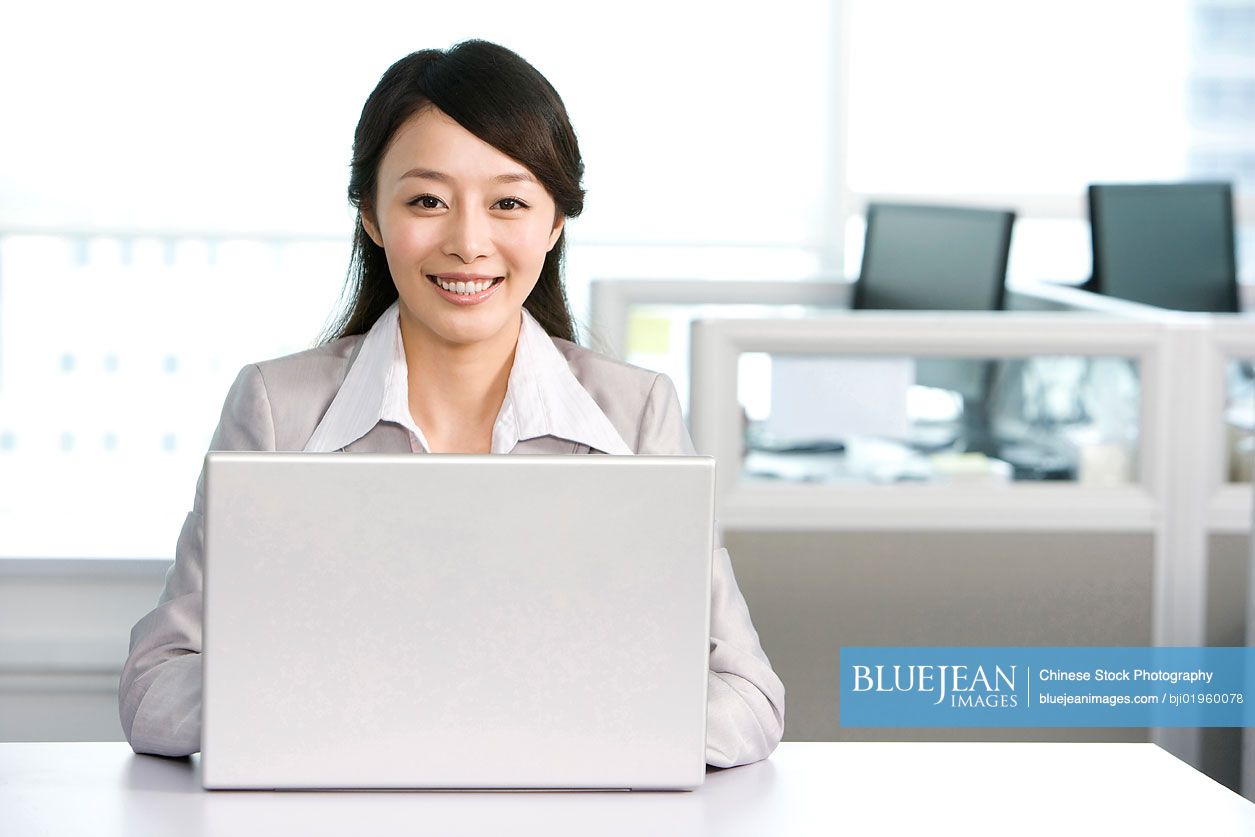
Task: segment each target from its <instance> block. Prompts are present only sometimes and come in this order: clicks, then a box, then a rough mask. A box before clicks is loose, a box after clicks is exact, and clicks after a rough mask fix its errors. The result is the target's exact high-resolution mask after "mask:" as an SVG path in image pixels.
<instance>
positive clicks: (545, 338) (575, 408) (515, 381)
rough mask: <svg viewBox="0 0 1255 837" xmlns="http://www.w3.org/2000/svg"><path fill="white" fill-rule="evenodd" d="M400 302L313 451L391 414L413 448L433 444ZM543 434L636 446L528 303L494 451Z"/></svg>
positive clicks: (369, 336)
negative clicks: (413, 393)
mask: <svg viewBox="0 0 1255 837" xmlns="http://www.w3.org/2000/svg"><path fill="white" fill-rule="evenodd" d="M400 305H401V303H400V300H397V301H396V302H394V303H392V305H391V306H390V307H389V308H388V309H387V310H386V311H384V313H383V314H381V315H380V317H379V319H378V320H376V321H375V324H374V325H373V326H371V328H370V331H369V332H367V333H366V336H365V337H364V338H363V341H362V347H361V350H360V352H359V353H358V355H357V359H356V360H355V361H354V363H353V365H352V367H350V369H349V372H348V375H347V376H346V377H345V379H344V383H343V384H342V385H341V386H340V390H339V392H337V393H336V397H335V399H334V400H333V401H332V402H331V406H330V407H328V408H327V412H326V414H325V415H324V416H323V418H322V421H321V422H319V424H318V427H317V428H315V430H314V433H313V435H312V436H311V437H310V439H309V442H308V443H307V444H306V445H305V450H306V451H336V450H340V449H342V448H344V447H346V446H347V445H350V444H352V443H353V442H355V441H357V440H358V439H360V438H361V437H362V436H365V435H366V434H367V433H369V432H370V431H371V429H372V428H374V427H375V425H376V424H378V423H379V422H381V421H388V422H394V423H396V424H399V425H401V426H402V427H404V428H405V429H406V430H408V431H409V437H410V449H411V450H412V451H414V452H415V453H429V452H430V450H431V448H430V446H429V445H428V443H427V438H426V436H424V435H423V431H422V428H420V427H419V426H418V425H417V423H415V421H414V417H413V415H412V414H411V413H410V406H409V367H408V365H407V363H406V359H405V349H404V344H403V342H402V340H401V321H400ZM540 436H554V437H557V438H560V439H566V440H569V441H571V442H576V443H579V444H584V445H588V446H589V447H590V448H592V449H593V450H598V451H602V452H603V453H610V454H631V453H632V450H631V448H629V447H628V446H627V444H626V443H625V442H624V441H623V437H622V436H620V435H619V432H618V431H617V430H615V427H614V425H613V424H612V423H611V422H610V419H609V418H607V417H606V414H605V413H604V412H602V410H601V408H600V407H598V406H597V402H595V401H594V400H593V398H592V396H590V395H589V394H588V391H587V390H585V389H584V387H583V386H581V385H580V382H579V380H578V379H577V378H576V377H575V375H573V374H572V373H571V369H570V366H568V365H567V362H566V358H564V357H563V355H562V353H561V352H560V351H559V350H558V348H557V347H556V346H555V345H554V343H553V338H551V337H550V336H549V334H548V333H547V332H546V331H545V329H544V327H543V326H541V324H540V323H538V322H537V321H536V319H535V318H534V317H533V316H532V315H531V314H530V313H528V311H527V309H523V322H522V325H521V327H520V328H519V339H518V343H517V344H516V347H515V351H514V365H513V366H512V367H511V368H510V377H509V380H508V381H507V383H506V394H505V399H504V400H503V401H502V403H501V410H500V411H499V412H498V413H497V419H496V421H495V422H494V423H493V427H492V453H509V452H510V451H511V450H513V449H514V446H515V445H516V444H518V443H519V442H521V441H524V440H526V439H534V438H537V437H540Z"/></svg>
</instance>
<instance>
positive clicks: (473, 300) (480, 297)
mask: <svg viewBox="0 0 1255 837" xmlns="http://www.w3.org/2000/svg"><path fill="white" fill-rule="evenodd" d="M437 276H440V274H437V275H436V276H432V275H430V274H429V275H428V276H427V281H429V282H431V285H432V287H433V288H435V289H436V293H438V294H440V295H441V296H443V297H444V298H445V299H447V300H449V301H450V302H452V303H453V304H455V305H478V304H479V303H481V302H483V301H484V300H486V299H488V297H490V296H492V295H493V294H494V293H496V291H497V288H499V287H501V285H503V284H505V277H504V276H498V277H496V278H495V279H493V280H492V284H491V285H489V286H488V287H487V288H485V289H484V290H482V291H480V292H479V293H474V294H460V293H456V292H455V291H446V290H445V289H444V288H442V287H441V286H440V283H439V282H437V281H436V279H437ZM450 278H451V277H450ZM446 281H448V280H446Z"/></svg>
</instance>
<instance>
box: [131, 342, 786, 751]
mask: <svg viewBox="0 0 1255 837" xmlns="http://www.w3.org/2000/svg"><path fill="white" fill-rule="evenodd" d="M552 339H553V343H554V345H555V347H556V348H557V349H558V350H559V351H560V352H561V353H562V355H563V356H564V357H565V359H566V361H567V363H568V365H569V367H570V370H571V372H572V374H573V375H574V376H575V378H576V379H577V380H578V381H579V383H580V385H581V386H583V388H584V389H585V390H586V391H587V392H588V393H589V395H591V396H592V398H593V400H594V401H595V402H596V404H597V405H598V407H600V409H601V410H602V411H603V412H604V414H605V415H606V417H607V418H608V419H609V420H610V422H611V423H612V424H613V425H614V427H615V429H616V430H617V431H618V433H619V435H620V436H621V437H622V439H623V440H624V441H625V442H626V443H627V444H628V446H629V447H631V449H632V451H633V452H634V453H638V454H691V453H693V452H694V451H693V445H692V442H691V440H690V439H689V435H688V431H687V429H686V428H685V426H684V422H683V418H682V415H681V410H680V404H679V399H678V398H677V396H676V393H675V388H674V386H673V385H672V384H671V381H670V380H669V379H668V378H667V377H666V376H665V375H661V374H658V373H655V372H650V371H647V370H644V369H640V368H637V367H634V366H629V365H627V364H624V363H620V362H618V361H615V360H613V359H611V358H608V357H605V356H602V355H599V354H597V353H595V352H592V351H589V350H587V349H584V348H582V347H580V346H577V345H575V344H573V343H570V342H567V341H565V340H559V339H556V338H552ZM362 340H363V336H362V335H357V336H353V337H345V338H341V339H339V340H336V341H334V342H332V343H329V344H326V345H324V346H320V347H317V348H314V349H310V350H308V351H304V352H300V353H297V354H294V355H288V356H286V357H281V358H277V359H274V360H269V361H263V362H261V363H257V364H250V365H248V366H245V367H244V368H243V369H242V370H241V371H240V374H239V376H238V377H237V378H236V380H235V383H234V384H232V386H231V389H230V391H229V392H228V393H227V397H226V402H225V404H224V405H223V408H222V416H221V418H220V420H219V422H218V427H217V430H216V431H215V432H214V435H213V440H212V441H211V443H210V449H211V450H267V451H300V450H302V449H304V448H305V446H306V443H307V442H308V441H309V440H310V437H311V435H312V434H313V432H314V430H315V428H316V427H317V426H318V424H319V422H320V420H321V419H322V417H323V415H324V414H325V413H326V412H327V409H328V407H329V406H330V404H331V402H332V400H333V399H334V398H335V396H336V394H337V392H338V391H339V389H340V386H341V384H342V383H343V382H344V379H345V376H346V375H347V374H348V370H349V368H350V367H351V366H352V364H353V362H354V360H355V359H356V358H357V355H358V352H359V350H360V348H361V344H362ZM342 450H345V451H353V452H367V453H408V452H410V450H411V448H410V442H409V431H407V430H406V429H405V428H403V427H401V426H400V425H399V424H395V423H392V422H384V421H381V422H379V423H378V424H376V425H375V426H374V428H373V429H372V430H370V431H369V432H368V433H366V435H365V436H363V437H361V438H360V439H358V440H357V441H355V442H353V443H352V444H350V445H348V446H347V447H345V448H343V449H342ZM588 450H589V448H588V446H587V445H573V444H572V442H571V441H570V440H566V439H559V438H556V437H553V436H545V437H540V438H535V439H527V440H525V441H522V442H519V443H518V444H517V445H516V446H515V447H514V449H513V450H512V451H511V453H572V452H580V451H583V452H587V451H588ZM204 488H205V475H204V472H203V470H202V472H201V475H200V478H199V479H198V480H197V482H196V495H195V499H194V501H193V505H192V510H191V511H190V512H189V513H188V515H187V518H186V520H185V521H184V523H183V529H182V531H181V532H180V534H179V539H178V544H177V546H176V548H175V559H174V564H173V565H172V566H171V568H170V570H169V571H168V572H167V574H166V580H165V589H164V590H163V591H162V593H161V596H160V598H159V600H158V604H157V607H156V608H154V609H153V610H152V611H151V612H150V613H148V615H146V616H144V618H142V619H141V620H139V622H138V623H137V624H136V625H135V627H134V628H133V629H132V631H131V644H130V655H129V656H128V658H127V661H126V664H125V666H124V667H123V670H122V679H121V683H120V684H119V690H118V701H119V711H120V714H121V719H122V729H123V730H124V731H125V733H126V737H127V740H128V741H129V742H130V744H131V746H132V747H133V748H134V750H135V751H136V752H137V753H155V754H159V755H187V754H190V753H193V752H196V751H198V750H199V749H200V730H201V720H200V714H201V654H200V652H201V588H202V560H203V545H202V544H203V537H204V529H203V527H204V517H203V515H204V502H205V498H204ZM715 546H716V550H715V555H714V573H713V579H712V589H711V597H712V598H711V609H710V620H711V621H710V673H709V679H708V699H707V700H708V704H707V731H706V761H707V763H709V764H711V765H714V766H717V767H730V766H732V765H737V764H746V763H749V762H753V761H757V760H759V759H762V758H765V757H766V756H767V755H768V754H770V753H771V751H772V750H773V749H775V746H776V744H778V743H779V741H780V738H781V735H782V734H783V730H784V685H783V684H782V683H781V682H780V678H779V677H777V676H776V674H775V672H774V671H772V668H771V663H770V662H769V661H768V659H767V656H766V654H764V653H763V650H762V647H761V645H760V643H759V639H758V634H757V632H756V631H755V630H754V626H753V623H752V622H751V621H750V614H749V610H748V608H747V607H746V605H745V599H744V598H743V597H742V596H741V592H740V590H739V589H738V587H737V584H736V579H735V577H734V576H733V573H732V564H731V561H730V560H729V557H728V551H727V550H726V549H724V548H723V547H722V542H721V539H720V538H719V535H718V532H716V544H715Z"/></svg>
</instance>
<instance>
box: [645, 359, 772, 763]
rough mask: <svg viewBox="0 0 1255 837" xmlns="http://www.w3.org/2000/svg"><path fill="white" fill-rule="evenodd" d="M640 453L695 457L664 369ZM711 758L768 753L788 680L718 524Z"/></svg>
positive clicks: (754, 757) (747, 758)
mask: <svg viewBox="0 0 1255 837" xmlns="http://www.w3.org/2000/svg"><path fill="white" fill-rule="evenodd" d="M636 452H637V453H643V454H649V453H653V454H687V455H693V454H694V453H695V450H694V448H693V442H692V439H691V438H690V437H689V433H688V429H687V428H686V427H685V426H684V416H683V413H682V411H681V409H680V399H679V397H678V396H677V395H676V391H675V385H674V384H672V383H671V379H670V378H668V377H667V376H666V375H662V374H659V375H658V377H657V378H656V379H655V380H654V384H653V387H652V388H651V389H650V392H649V395H648V397H647V398H646V402H645V410H644V413H643V414H642V416H641V427H640V433H639V436H638V443H637V451H636ZM710 592H711V601H710V672H709V674H708V675H707V687H706V688H707V696H706V763H707V764H710V765H712V766H714V767H732V766H734V765H738V764H749V763H750V762H755V761H759V760H760V759H764V758H766V757H767V756H768V755H770V754H771V752H772V750H774V749H775V748H776V745H777V744H779V743H780V738H781V737H782V736H783V734H784V683H782V682H781V680H780V678H779V677H777V676H776V673H775V671H773V670H772V668H771V661H770V660H768V659H767V655H766V654H765V653H764V652H763V649H762V645H761V644H760V642H759V639H758V632H757V631H755V630H754V623H753V622H752V621H751V620H750V613H749V608H748V607H747V606H746V604H745V598H744V597H743V596H742V595H741V590H740V588H739V587H737V583H736V577H735V576H734V575H733V573H732V561H731V558H730V557H729V555H728V550H727V549H725V548H724V546H723V538H722V535H721V532H720V529H719V524H718V522H716V524H715V554H714V566H713V570H712V575H711V590H710Z"/></svg>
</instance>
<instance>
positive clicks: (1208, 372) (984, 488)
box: [690, 312, 1255, 765]
mask: <svg viewBox="0 0 1255 837" xmlns="http://www.w3.org/2000/svg"><path fill="white" fill-rule="evenodd" d="M692 328H693V333H692V343H691V347H692V356H691V363H692V372H691V379H692V381H693V382H694V386H693V389H692V394H691V399H692V400H691V407H690V428H691V430H692V434H693V439H694V443H695V445H696V447H697V450H698V451H699V452H700V453H703V454H709V455H713V456H715V457H717V460H718V462H719V463H720V468H719V482H718V486H719V497H718V505H717V509H718V515H719V518H720V522H721V524H722V525H723V527H724V528H725V530H752V531H756V532H762V531H776V532H788V531H808V532H815V531H829V532H842V531H846V532H864V533H865V532H869V531H886V532H903V531H911V530H915V531H927V532H933V533H936V532H972V531H980V532H997V531H1005V532H1025V533H1027V532H1032V533H1051V532H1067V533H1078V532H1082V533H1115V532H1120V533H1142V534H1146V535H1149V536H1150V538H1151V539H1152V543H1153V571H1152V579H1153V581H1152V619H1151V624H1152V631H1151V635H1150V636H1148V637H1147V638H1146V639H1147V640H1148V641H1149V642H1150V643H1151V644H1155V645H1204V644H1206V615H1207V614H1206V610H1207V607H1206V605H1207V582H1208V576H1207V569H1208V568H1207V539H1208V535H1209V532H1210V531H1211V530H1212V529H1214V528H1216V527H1217V526H1220V527H1222V528H1226V529H1234V530H1236V529H1242V530H1246V529H1248V528H1249V525H1250V524H1249V520H1250V517H1249V513H1250V505H1249V504H1250V499H1249V486H1244V487H1243V486H1235V485H1229V484H1227V483H1226V482H1225V481H1224V480H1223V463H1224V456H1225V450H1226V448H1225V444H1224V439H1225V436H1224V434H1223V433H1219V432H1218V428H1220V427H1221V426H1222V424H1223V416H1222V412H1223V406H1224V391H1223V383H1224V380H1223V378H1224V364H1225V363H1226V362H1227V361H1228V359H1229V358H1233V357H1244V356H1251V355H1252V354H1255V335H1252V334H1251V333H1250V332H1251V328H1250V323H1249V322H1246V323H1243V322H1238V321H1235V320H1233V319H1230V320H1227V321H1221V320H1217V319H1215V318H1212V317H1207V316H1199V315H1192V316H1164V317H1158V316H1156V317H1147V318H1133V317H1127V318H1117V317H1111V316H1096V315H1093V314H1083V313H1068V314H1039V313H1024V312H998V313H970V314H969V313H917V312H910V313H889V312H885V313H880V312H875V313H864V312H860V313H846V314H838V315H829V316H817V317H812V318H806V319H789V320H766V319H764V320H754V319H720V320H703V321H697V322H694V323H693V326H692ZM758 352H765V353H773V354H787V355H838V356H843V357H858V356H862V357H885V356H906V357H916V358H926V357H930V356H946V357H971V358H990V357H994V358H1030V357H1034V356H1041V355H1069V356H1078V355H1079V356H1089V357H1094V356H1118V357H1125V358H1130V359H1133V360H1135V361H1136V364H1137V368H1138V375H1139V378H1140V384H1141V414H1140V432H1139V434H1138V437H1139V444H1138V467H1137V469H1136V474H1137V476H1136V479H1135V481H1133V482H1130V483H1128V484H1125V485H1104V486H1092V485H1088V484H1084V483H1078V482H1052V483H1018V482H1013V483H1007V484H1003V485H945V484H898V483H890V484H880V485H876V484H870V485H869V484H843V483H834V484H825V483H822V482H821V483H805V484H797V483H793V484H790V483H778V482H768V481H761V480H754V479H747V478H745V477H744V475H743V473H742V469H741V468H740V467H739V463H740V462H741V461H742V457H743V455H744V449H743V439H744V429H743V425H742V420H741V405H740V403H739V401H738V387H737V380H738V375H737V368H738V360H739V358H740V356H741V355H742V354H744V353H758ZM833 641H834V643H836V642H839V641H840V638H839V637H833ZM834 699H835V697H834ZM1153 737H1154V739H1155V740H1156V741H1158V742H1159V743H1161V744H1163V745H1164V746H1165V747H1167V748H1168V749H1170V750H1171V751H1173V752H1175V753H1176V754H1178V755H1179V756H1181V757H1183V758H1184V759H1186V760H1187V761H1189V762H1190V763H1192V764H1195V765H1198V764H1199V763H1200V760H1201V754H1200V743H1199V738H1200V737H1199V734H1198V732H1197V731H1195V730H1156V731H1154V735H1153Z"/></svg>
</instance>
